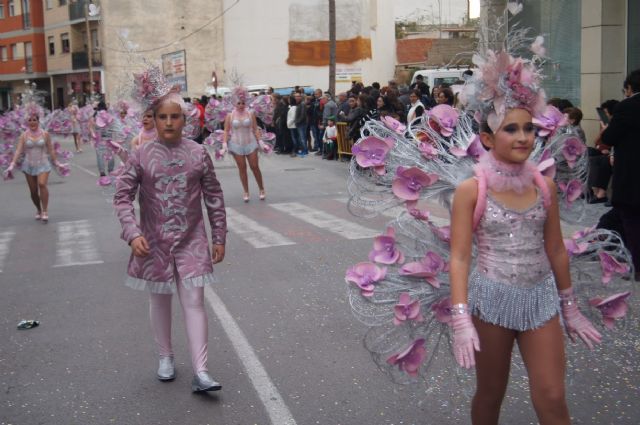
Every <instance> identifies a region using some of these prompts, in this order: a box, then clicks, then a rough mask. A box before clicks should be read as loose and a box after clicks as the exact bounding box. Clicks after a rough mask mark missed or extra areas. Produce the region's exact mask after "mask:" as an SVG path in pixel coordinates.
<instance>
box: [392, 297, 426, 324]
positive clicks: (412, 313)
mask: <svg viewBox="0 0 640 425" xmlns="http://www.w3.org/2000/svg"><path fill="white" fill-rule="evenodd" d="M393 314H394V317H393V324H394V325H396V326H399V325H401V324H402V323H403V322H405V321H407V320H415V321H416V322H422V321H423V320H424V317H422V313H420V301H419V300H413V301H412V300H411V295H409V293H408V292H403V293H401V294H400V298H399V299H398V304H396V305H395V307H394V308H393Z"/></svg>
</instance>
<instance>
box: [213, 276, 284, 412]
mask: <svg viewBox="0 0 640 425" xmlns="http://www.w3.org/2000/svg"><path fill="white" fill-rule="evenodd" d="M204 294H205V298H206V299H207V301H208V302H209V305H210V306H211V308H212V309H213V312H214V313H215V315H216V316H217V317H218V322H220V325H221V326H222V328H223V329H224V331H225V333H226V334H227V337H228V338H229V340H231V344H232V345H233V348H234V350H235V351H236V354H237V355H238V357H239V359H240V361H241V362H242V365H243V366H244V368H245V370H246V371H247V376H249V379H250V380H251V384H253V387H254V388H255V390H256V392H257V393H258V397H260V401H262V404H263V405H264V407H265V409H266V411H267V414H268V415H269V419H271V423H272V424H273V425H296V421H295V419H294V418H293V415H292V414H291V411H290V410H289V408H288V407H287V405H286V404H285V402H284V400H283V399H282V396H281V395H280V393H279V392H278V389H277V388H276V386H275V385H274V384H273V382H272V381H271V378H270V377H269V374H268V373H267V371H266V369H265V368H264V366H262V363H261V362H260V359H259V358H258V356H257V355H256V353H255V351H254V350H253V347H251V344H249V341H248V340H247V337H246V336H245V335H244V332H242V329H240V326H238V323H236V321H235V320H234V319H233V317H232V316H231V314H229V311H228V310H227V307H226V306H225V305H224V303H223V302H222V300H221V299H220V298H219V297H218V295H217V294H216V293H215V292H214V291H213V289H211V287H210V286H207V287H205V290H204Z"/></svg>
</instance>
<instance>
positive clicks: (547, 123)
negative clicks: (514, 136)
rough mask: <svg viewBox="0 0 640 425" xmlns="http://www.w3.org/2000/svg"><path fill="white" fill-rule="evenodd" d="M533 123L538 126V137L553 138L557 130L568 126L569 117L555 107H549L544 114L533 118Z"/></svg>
mask: <svg viewBox="0 0 640 425" xmlns="http://www.w3.org/2000/svg"><path fill="white" fill-rule="evenodd" d="M533 123H534V124H535V125H536V126H538V128H539V130H538V135H539V136H541V137H547V136H552V135H553V134H554V133H555V132H556V130H557V129H558V128H560V127H563V126H565V125H567V124H568V122H567V117H566V116H565V115H564V114H563V113H562V112H560V110H559V109H558V108H556V107H555V106H553V105H547V106H546V109H545V110H544V112H543V113H541V114H537V115H536V116H534V117H533Z"/></svg>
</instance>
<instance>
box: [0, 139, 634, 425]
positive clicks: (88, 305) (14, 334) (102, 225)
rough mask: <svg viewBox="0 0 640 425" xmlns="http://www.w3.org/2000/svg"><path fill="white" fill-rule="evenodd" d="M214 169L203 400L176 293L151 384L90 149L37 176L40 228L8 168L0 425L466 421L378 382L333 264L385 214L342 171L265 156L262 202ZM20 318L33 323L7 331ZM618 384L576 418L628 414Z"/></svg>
mask: <svg viewBox="0 0 640 425" xmlns="http://www.w3.org/2000/svg"><path fill="white" fill-rule="evenodd" d="M67 144H68V142H67ZM216 166H217V168H216V169H217V174H218V178H219V180H220V181H221V183H222V186H223V189H224V193H225V200H226V205H227V208H228V209H229V211H228V215H229V220H230V221H229V230H230V233H229V235H228V242H227V251H226V259H225V260H224V262H223V263H222V264H221V265H220V266H218V267H217V268H216V273H217V274H218V275H219V277H220V279H221V283H220V284H218V285H217V286H215V287H213V288H211V290H207V293H206V294H207V303H208V313H209V369H210V371H211V373H212V374H213V375H214V376H215V377H216V378H217V379H218V380H219V381H220V382H221V383H222V385H223V390H222V391H221V392H219V393H212V394H203V395H198V394H192V393H191V391H190V381H191V378H192V374H191V367H190V362H189V355H188V351H187V346H186V337H185V333H184V325H183V321H182V316H181V311H180V307H179V304H178V303H177V301H174V322H173V323H174V328H173V329H174V347H175V348H176V362H177V373H178V376H177V379H176V380H175V381H173V382H170V383H161V382H159V381H158V380H157V379H156V378H155V368H156V367H157V361H156V355H155V352H154V342H153V338H152V336H151V333H150V328H149V323H148V301H147V295H146V294H145V293H143V292H136V291H133V290H131V289H128V288H126V287H124V285H123V277H124V273H125V270H126V264H127V261H128V256H129V248H128V247H127V246H126V244H125V243H124V242H123V241H121V240H120V239H119V233H120V227H119V224H118V222H117V220H116V218H115V216H114V214H113V210H112V208H111V206H110V204H109V203H108V201H107V199H108V195H109V194H108V193H103V192H102V191H101V190H100V189H99V188H97V186H96V184H95V182H96V176H95V175H92V174H95V172H96V166H95V155H94V152H93V150H92V149H91V148H87V149H85V153H83V154H81V155H78V156H76V158H74V167H72V175H71V176H70V177H68V178H65V179H62V178H60V177H58V176H56V175H52V176H51V181H50V186H49V188H50V192H51V203H50V207H49V212H50V221H49V223H48V224H46V225H44V224H41V223H40V222H37V221H35V220H34V219H33V215H34V213H35V209H34V208H33V206H32V205H31V202H30V200H29V197H28V191H27V185H26V183H25V181H24V179H23V177H22V176H20V175H19V176H17V178H16V179H15V180H13V181H10V182H4V183H1V184H0V205H1V207H0V218H1V221H0V270H1V271H0V287H1V288H2V291H3V294H2V297H1V298H0V341H2V343H1V344H0V389H1V391H2V397H1V401H0V424H29V425H31V424H65V425H66V424H219V425H231V424H238V425H250V424H260V425H263V424H264V425H266V424H273V425H285V424H290V425H293V424H298V425H310V424H332V425H337V424H343V425H346V424H366V425H377V424H395V425H398V424H450V423H467V422H468V420H467V418H466V413H465V412H466V406H464V405H460V406H457V405H454V404H452V403H451V402H450V400H447V399H444V398H443V397H442V396H439V394H438V393H437V392H433V391H425V390H424V389H421V388H416V387H400V386H397V385H394V384H391V383H390V382H389V381H388V380H387V379H386V378H385V377H384V376H383V375H382V374H381V373H379V372H378V371H377V369H376V367H375V366H374V364H373V362H372V361H371V360H370V357H369V354H368V353H367V352H366V350H365V349H364V348H363V347H362V343H361V339H362V336H363V334H364V330H365V329H364V326H363V325H361V324H359V323H358V322H357V321H356V320H355V319H354V318H353V317H352V316H351V313H350V310H349V305H348V303H347V298H346V286H345V283H344V272H345V270H346V268H347V267H349V266H350V265H351V264H354V263H356V262H358V261H362V260H363V259H364V258H366V255H367V253H368V251H369V249H370V246H371V240H370V239H369V238H368V237H369V236H371V235H374V234H378V233H380V231H381V230H382V229H383V228H384V227H383V226H384V223H385V221H386V220H387V219H388V218H387V217H380V218H376V219H372V220H361V219H357V218H355V217H353V216H351V215H350V214H349V212H348V211H347V209H346V207H345V200H346V196H347V194H346V180H347V172H348V167H347V164H346V163H340V162H337V161H333V162H330V161H323V160H321V159H320V158H319V157H315V156H313V155H310V156H309V157H306V158H290V157H288V156H282V157H280V156H273V157H270V158H263V159H261V167H262V171H263V175H264V179H265V185H266V189H267V200H266V201H262V202H261V201H259V200H258V199H257V187H256V186H255V182H254V181H253V180H251V191H252V199H251V201H250V202H249V203H244V202H242V199H241V198H242V189H241V187H240V182H239V179H238V176H237V170H236V168H235V166H234V165H233V164H232V162H231V160H230V159H227V160H225V161H223V162H218V163H216ZM250 178H251V177H250ZM435 213H436V215H438V214H441V213H442V211H441V210H437V209H436V210H435ZM22 319H36V320H39V321H40V326H39V327H36V328H34V329H31V330H26V331H18V330H16V324H17V323H18V322H19V321H20V320H22ZM626 378H627V379H629V380H631V383H632V385H631V387H632V388H635V389H636V392H635V394H634V393H633V392H631V393H629V391H628V388H629V386H621V387H620V388H613V389H611V388H608V389H607V392H606V393H605V392H604V391H602V393H601V394H600V393H598V394H594V397H593V398H592V399H588V400H587V399H572V400H571V411H572V414H573V415H574V417H575V418H574V419H575V421H574V423H580V424H590V423H599V424H602V423H611V424H614V423H615V424H632V423H637V422H635V421H636V419H637V418H638V417H640V407H639V406H638V403H637V400H638V393H637V382H638V374H637V373H636V375H635V376H627V377H626ZM443 379H447V377H444V378H443ZM451 379H452V378H451ZM579 379H583V380H584V383H581V384H580V385H592V386H593V388H594V391H599V390H598V386H597V383H595V382H590V381H589V376H588V375H585V376H583V377H582V378H578V380H579ZM580 382H582V381H580ZM523 388H524V386H522V385H513V386H512V388H511V390H510V395H509V398H508V400H507V401H506V402H505V405H504V409H503V410H504V413H503V423H504V424H517V425H520V424H534V423H536V422H535V416H534V414H533V411H532V408H531V404H530V401H529V400H528V397H527V395H526V393H525V392H524V390H523ZM624 391H626V393H625V394H622V393H621V392H624ZM594 418H597V419H594ZM594 420H595V421H594Z"/></svg>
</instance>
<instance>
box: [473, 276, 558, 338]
mask: <svg viewBox="0 0 640 425" xmlns="http://www.w3.org/2000/svg"><path fill="white" fill-rule="evenodd" d="M558 306H559V300H558V293H557V289H556V283H555V279H554V278H553V275H551V274H549V275H547V276H545V278H544V279H543V280H541V281H539V282H538V283H536V284H535V285H533V286H515V285H511V284H508V283H502V282H497V281H495V280H493V279H491V278H489V277H488V276H486V275H484V274H481V273H478V272H477V271H476V272H474V273H473V274H472V275H471V276H470V278H469V309H470V310H471V314H473V315H474V316H478V317H479V318H480V319H482V320H483V321H484V322H487V323H492V324H494V325H499V326H502V327H504V328H508V329H513V330H516V331H527V330H530V329H535V328H539V327H540V326H542V325H543V324H544V323H545V322H547V321H548V320H549V319H551V318H552V317H553V316H555V315H556V314H557V313H558Z"/></svg>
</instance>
